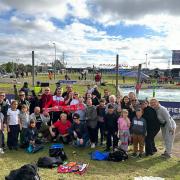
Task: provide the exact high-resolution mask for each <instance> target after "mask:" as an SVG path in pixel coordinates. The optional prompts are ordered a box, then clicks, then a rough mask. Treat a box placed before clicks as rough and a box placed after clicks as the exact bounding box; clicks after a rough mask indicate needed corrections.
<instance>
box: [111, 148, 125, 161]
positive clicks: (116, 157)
mask: <svg viewBox="0 0 180 180" xmlns="http://www.w3.org/2000/svg"><path fill="white" fill-rule="evenodd" d="M127 159H128V154H127V153H126V151H124V150H123V149H121V148H117V149H116V150H115V151H114V152H111V153H109V157H108V160H109V161H114V162H119V161H125V160H127Z"/></svg>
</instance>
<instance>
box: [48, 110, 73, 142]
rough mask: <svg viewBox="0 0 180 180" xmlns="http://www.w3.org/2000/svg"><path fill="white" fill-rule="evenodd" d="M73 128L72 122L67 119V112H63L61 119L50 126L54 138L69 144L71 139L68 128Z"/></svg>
mask: <svg viewBox="0 0 180 180" xmlns="http://www.w3.org/2000/svg"><path fill="white" fill-rule="evenodd" d="M69 128H71V122H70V121H69V120H67V114H65V113H62V114H61V115H60V120H58V121H56V122H55V123H54V124H52V125H51V126H50V127H49V131H50V134H51V136H52V138H53V139H56V140H57V141H61V142H62V143H64V144H68V143H69V142H70V141H71V138H70V136H69V133H68V130H69Z"/></svg>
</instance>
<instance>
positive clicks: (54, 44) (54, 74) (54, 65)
mask: <svg viewBox="0 0 180 180" xmlns="http://www.w3.org/2000/svg"><path fill="white" fill-rule="evenodd" d="M53 45H54V80H55V74H56V67H55V62H56V43H55V42H54V43H53Z"/></svg>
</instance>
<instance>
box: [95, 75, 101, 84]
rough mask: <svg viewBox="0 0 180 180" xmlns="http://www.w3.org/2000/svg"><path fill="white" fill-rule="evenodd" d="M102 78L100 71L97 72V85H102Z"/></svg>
mask: <svg viewBox="0 0 180 180" xmlns="http://www.w3.org/2000/svg"><path fill="white" fill-rule="evenodd" d="M101 78H102V77H101V74H100V73H99V72H97V73H96V75H95V82H96V84H97V85H100V83H101Z"/></svg>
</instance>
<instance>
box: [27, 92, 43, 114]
mask: <svg viewBox="0 0 180 180" xmlns="http://www.w3.org/2000/svg"><path fill="white" fill-rule="evenodd" d="M32 94H33V96H32V98H31V99H30V107H29V112H30V114H32V113H33V112H34V108H35V107H40V109H41V111H42V93H38V94H37V95H36V94H35V93H34V91H32Z"/></svg>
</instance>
